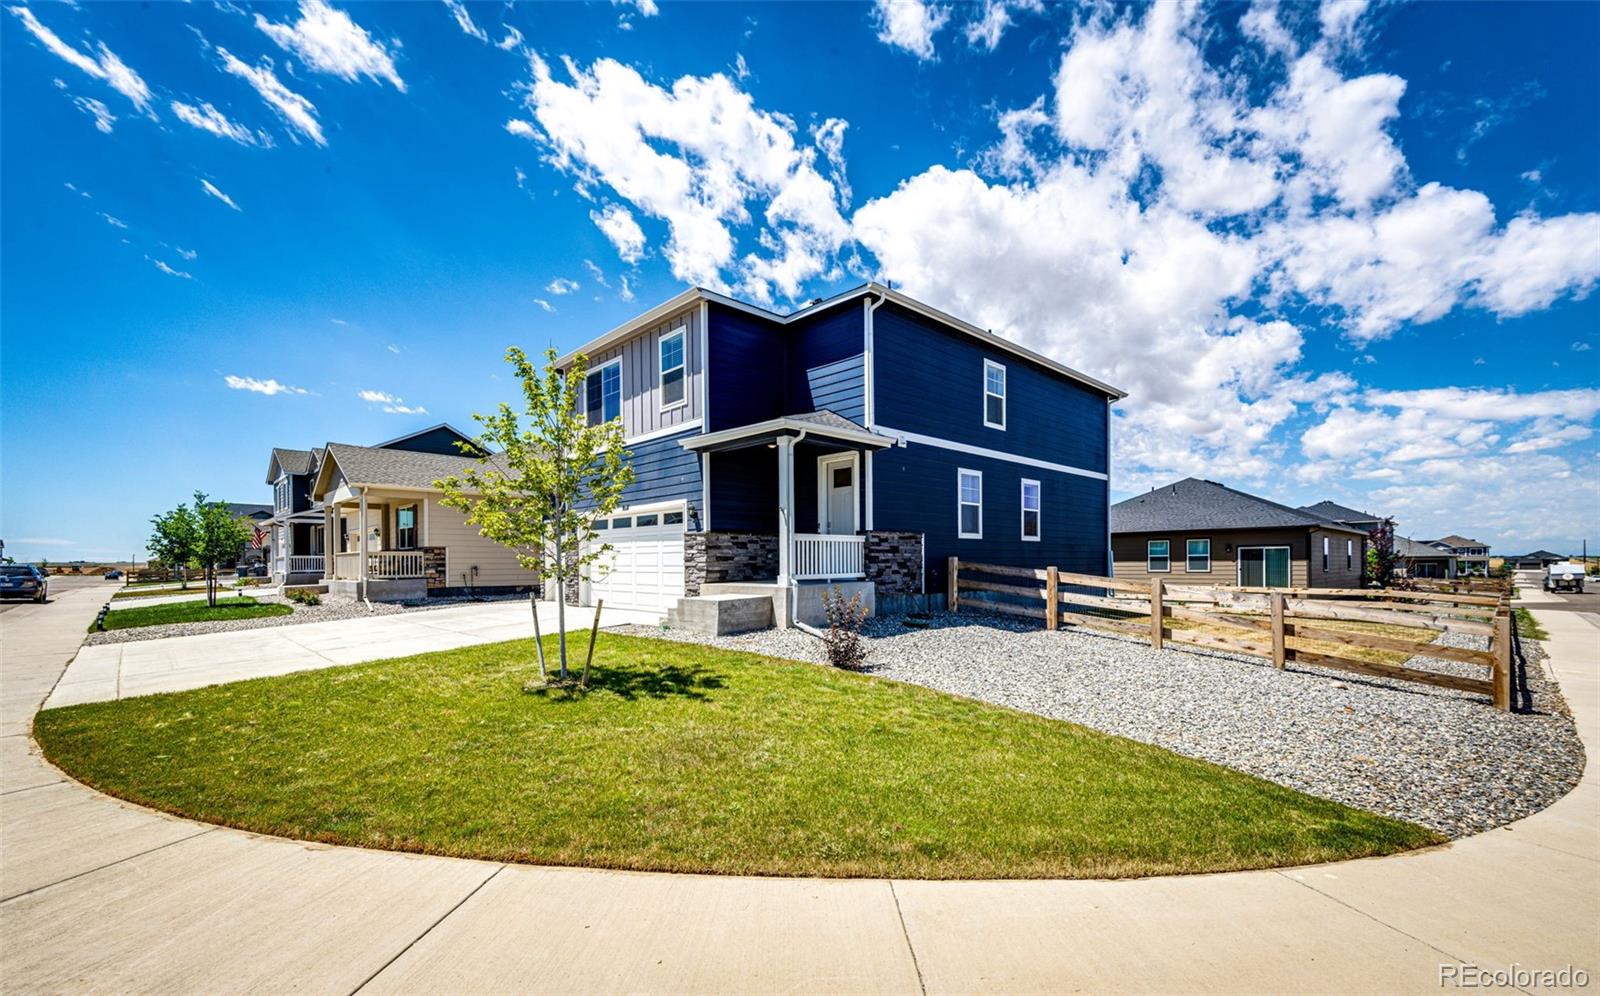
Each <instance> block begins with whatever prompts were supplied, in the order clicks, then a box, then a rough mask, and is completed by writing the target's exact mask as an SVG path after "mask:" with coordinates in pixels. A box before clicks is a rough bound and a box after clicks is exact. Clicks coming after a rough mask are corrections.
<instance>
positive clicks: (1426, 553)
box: [1394, 536, 1454, 560]
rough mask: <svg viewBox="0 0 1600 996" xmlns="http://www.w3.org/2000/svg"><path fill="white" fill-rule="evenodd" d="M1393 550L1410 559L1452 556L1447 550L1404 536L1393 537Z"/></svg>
mask: <svg viewBox="0 0 1600 996" xmlns="http://www.w3.org/2000/svg"><path fill="white" fill-rule="evenodd" d="M1394 552H1395V553H1397V554H1399V555H1400V556H1402V557H1406V558H1408V559H1411V560H1425V559H1428V558H1430V557H1431V558H1444V557H1451V556H1454V554H1452V553H1451V552H1450V551H1449V550H1441V549H1439V548H1438V547H1436V546H1434V545H1433V544H1432V543H1423V542H1418V541H1417V540H1414V539H1410V538H1408V537H1405V536H1396V537H1395V538H1394Z"/></svg>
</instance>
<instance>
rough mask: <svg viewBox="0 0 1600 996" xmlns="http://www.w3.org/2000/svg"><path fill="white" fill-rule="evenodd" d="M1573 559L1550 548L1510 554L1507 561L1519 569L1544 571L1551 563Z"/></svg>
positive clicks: (1560, 562)
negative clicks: (1514, 554) (1516, 554)
mask: <svg viewBox="0 0 1600 996" xmlns="http://www.w3.org/2000/svg"><path fill="white" fill-rule="evenodd" d="M1571 559H1572V558H1571V557H1563V556H1562V555H1561V554H1559V553H1551V552H1550V551H1549V550H1535V551H1533V552H1532V553H1524V554H1520V555H1518V556H1514V557H1512V556H1508V557H1506V558H1505V561H1506V563H1508V564H1510V565H1511V566H1512V567H1513V568H1515V569H1516V570H1519V571H1542V570H1544V569H1545V568H1546V567H1549V566H1550V565H1551V564H1564V563H1566V562H1567V561H1569V560H1571Z"/></svg>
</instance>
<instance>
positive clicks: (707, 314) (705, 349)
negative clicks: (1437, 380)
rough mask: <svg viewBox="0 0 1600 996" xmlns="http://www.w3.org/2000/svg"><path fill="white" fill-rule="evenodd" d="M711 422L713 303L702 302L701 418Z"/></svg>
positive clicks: (707, 422)
mask: <svg viewBox="0 0 1600 996" xmlns="http://www.w3.org/2000/svg"><path fill="white" fill-rule="evenodd" d="M698 421H699V422H700V424H701V425H702V426H705V425H710V424H711V305H709V304H707V303H706V302H705V301H701V302H700V418H699V419H698Z"/></svg>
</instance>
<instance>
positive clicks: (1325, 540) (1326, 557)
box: [1322, 536, 1329, 570]
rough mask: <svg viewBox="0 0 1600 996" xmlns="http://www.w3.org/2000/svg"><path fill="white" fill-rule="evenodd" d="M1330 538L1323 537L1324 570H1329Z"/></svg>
mask: <svg viewBox="0 0 1600 996" xmlns="http://www.w3.org/2000/svg"><path fill="white" fill-rule="evenodd" d="M1328 546H1329V543H1328V537H1326V536H1324V537H1322V569H1323V570H1327V569H1328Z"/></svg>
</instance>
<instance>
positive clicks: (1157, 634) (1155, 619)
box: [1150, 578, 1167, 650]
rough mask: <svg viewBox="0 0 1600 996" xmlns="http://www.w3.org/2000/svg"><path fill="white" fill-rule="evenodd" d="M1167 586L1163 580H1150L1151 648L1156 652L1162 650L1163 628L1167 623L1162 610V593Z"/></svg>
mask: <svg viewBox="0 0 1600 996" xmlns="http://www.w3.org/2000/svg"><path fill="white" fill-rule="evenodd" d="M1166 585H1167V582H1166V581H1165V580H1163V579H1162V578H1152V579H1151V580H1150V646H1151V647H1152V648H1154V649H1156V650H1160V649H1161V645H1162V633H1161V628H1162V626H1163V625H1164V624H1165V622H1166V620H1165V619H1163V618H1162V616H1164V615H1166V613H1165V612H1164V611H1163V610H1162V608H1161V592H1162V589H1164V588H1165V587H1166Z"/></svg>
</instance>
